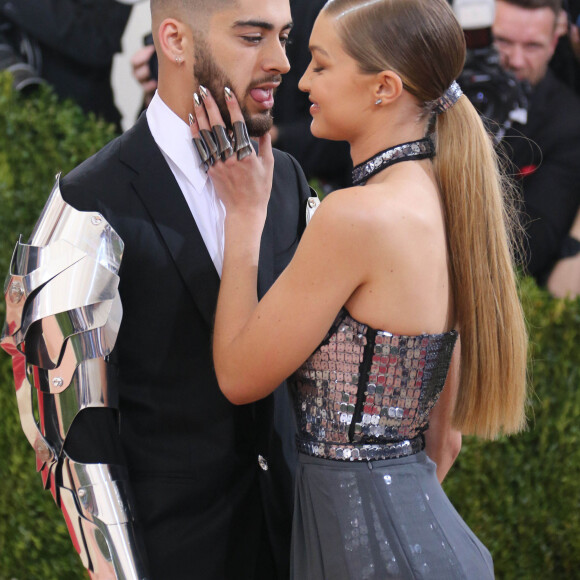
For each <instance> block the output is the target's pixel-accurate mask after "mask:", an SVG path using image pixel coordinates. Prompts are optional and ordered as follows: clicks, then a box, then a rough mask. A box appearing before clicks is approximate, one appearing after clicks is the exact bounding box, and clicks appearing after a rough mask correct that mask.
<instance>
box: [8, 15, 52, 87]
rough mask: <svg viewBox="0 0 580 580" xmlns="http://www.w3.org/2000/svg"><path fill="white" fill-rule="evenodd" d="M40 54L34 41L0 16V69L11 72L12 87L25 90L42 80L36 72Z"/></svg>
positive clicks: (35, 85) (40, 82) (38, 67)
mask: <svg viewBox="0 0 580 580" xmlns="http://www.w3.org/2000/svg"><path fill="white" fill-rule="evenodd" d="M40 63H41V55H40V50H39V48H38V46H37V45H36V43H35V42H34V41H32V40H31V39H30V38H29V37H28V35H27V34H26V33H24V32H23V31H22V30H20V29H19V28H18V27H16V26H14V25H13V24H12V23H11V22H9V21H7V20H4V19H3V18H2V17H0V70H6V71H8V72H10V73H12V76H13V78H14V82H13V84H14V88H15V89H16V90H17V91H21V92H26V91H28V90H31V89H33V88H35V87H37V86H38V85H40V84H42V83H43V82H44V81H43V80H42V78H41V77H40V75H39V74H38V71H39V70H40Z"/></svg>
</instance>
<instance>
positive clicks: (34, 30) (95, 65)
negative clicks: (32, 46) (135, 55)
mask: <svg viewBox="0 0 580 580" xmlns="http://www.w3.org/2000/svg"><path fill="white" fill-rule="evenodd" d="M0 13H1V14H2V17H3V18H5V19H7V20H8V21H10V22H11V23H13V24H16V25H18V26H19V27H20V28H21V29H23V30H24V31H26V32H27V33H28V34H29V35H30V36H31V37H32V38H33V39H34V40H36V41H37V42H38V44H39V46H40V49H41V53H42V68H41V70H40V71H39V72H40V75H41V76H42V78H43V79H45V80H46V81H47V82H48V83H50V84H51V85H52V86H53V87H54V89H55V91H56V93H57V94H58V95H59V97H61V98H70V99H73V100H74V101H76V102H77V103H78V104H79V105H80V106H81V107H82V108H83V109H84V110H85V111H87V112H88V111H93V112H95V113H96V114H97V115H99V116H102V117H103V118H105V119H106V120H108V121H110V122H113V123H116V124H117V125H119V121H120V115H119V112H118V111H117V109H116V107H115V103H114V101H113V91H112V88H111V66H112V61H113V56H114V54H115V53H116V52H119V51H120V50H121V36H122V35H123V31H124V29H125V25H126V24H127V20H128V19H129V15H130V13H131V7H130V6H128V5H126V4H120V3H119V2H116V1H115V0H0Z"/></svg>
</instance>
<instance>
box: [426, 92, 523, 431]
mask: <svg viewBox="0 0 580 580" xmlns="http://www.w3.org/2000/svg"><path fill="white" fill-rule="evenodd" d="M435 138H436V148H437V157H436V159H435V162H434V165H435V171H436V176H437V180H438V184H439V188H440V191H441V196H442V200H443V205H444V211H445V219H446V227H447V240H448V248H449V263H450V274H451V280H452V288H453V293H454V303H455V311H456V320H457V325H458V327H459V331H460V334H461V373H460V388H459V393H458V397H457V402H456V406H455V411H454V414H453V423H454V425H455V426H456V427H457V428H458V429H460V430H461V431H462V432H464V433H472V434H475V435H479V436H482V437H488V438H491V437H494V436H496V435H497V434H498V433H500V432H503V433H514V432H517V431H519V430H521V429H522V428H523V427H524V425H525V417H524V402H525V394H526V371H525V369H526V352H527V336H526V329H525V324H524V317H523V313H522V308H521V304H520V302H519V299H518V295H517V289H516V278H515V273H514V263H513V254H514V251H513V248H515V244H514V241H513V231H514V224H513V209H512V203H511V200H510V191H511V188H510V187H509V184H507V183H506V181H505V179H504V178H503V177H502V175H501V173H500V170H499V167H498V161H497V156H496V153H495V151H494V148H493V145H492V142H491V139H490V137H489V135H488V133H487V131H486V130H485V128H484V126H483V123H482V121H481V119H480V117H479V115H478V114H477V112H476V110H475V109H474V107H473V106H472V104H471V103H470V102H469V101H468V99H467V98H466V97H465V96H463V97H461V98H460V99H459V101H458V102H457V103H456V104H455V106H454V107H452V108H451V109H449V110H448V111H447V112H445V113H442V114H441V115H439V116H438V118H437V123H436V135H435Z"/></svg>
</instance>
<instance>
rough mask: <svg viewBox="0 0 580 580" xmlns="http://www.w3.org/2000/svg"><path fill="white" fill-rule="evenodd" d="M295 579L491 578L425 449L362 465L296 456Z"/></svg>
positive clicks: (485, 557)
mask: <svg viewBox="0 0 580 580" xmlns="http://www.w3.org/2000/svg"><path fill="white" fill-rule="evenodd" d="M291 566H292V573H291V578H292V579H293V580H367V579H369V580H370V579H381V580H383V579H395V578H397V579H419V578H421V579H426V580H437V579H441V580H453V579H459V578H461V579H469V580H481V579H486V580H487V579H493V578H494V574H493V562H492V559H491V555H490V553H489V551H488V550H487V548H486V547H485V546H484V545H483V544H482V543H481V542H480V541H479V540H478V539H477V537H476V536H475V534H474V533H473V532H472V531H471V530H470V529H469V528H468V526H467V524H466V523H465V522H464V521H463V520H462V519H461V517H460V516H459V514H458V513H457V512H456V511H455V508H454V507H453V506H452V505H451V502H450V501H449V499H448V498H447V496H446V495H445V493H444V491H443V489H442V488H441V486H440V485H439V482H438V481H437V477H436V473H435V464H434V463H433V461H431V460H430V459H429V458H428V457H427V455H425V453H424V452H421V453H417V454H416V455H412V456H410V457H401V458H399V459H388V460H384V461H374V462H368V463H362V462H361V463H354V462H353V463H351V462H348V463H347V462H343V461H333V460H329V459H319V458H316V457H310V456H308V455H304V454H302V453H300V454H299V463H298V470H297V473H296V503H295V508H294V522H293V531H292V563H291Z"/></svg>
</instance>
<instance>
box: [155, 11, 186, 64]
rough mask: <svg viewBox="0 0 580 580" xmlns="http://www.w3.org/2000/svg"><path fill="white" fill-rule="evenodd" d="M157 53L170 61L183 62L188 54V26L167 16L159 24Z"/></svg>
mask: <svg viewBox="0 0 580 580" xmlns="http://www.w3.org/2000/svg"><path fill="white" fill-rule="evenodd" d="M157 41H158V42H157V43H158V46H157V53H158V55H159V53H161V55H162V56H163V58H164V59H166V60H167V61H169V62H173V63H176V64H181V63H183V62H185V59H186V58H187V56H188V51H187V50H186V45H187V27H186V26H185V24H184V23H183V22H180V21H179V20H177V19H175V18H166V19H165V20H163V21H162V22H161V24H160V25H159V30H158V34H157Z"/></svg>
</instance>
